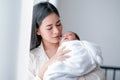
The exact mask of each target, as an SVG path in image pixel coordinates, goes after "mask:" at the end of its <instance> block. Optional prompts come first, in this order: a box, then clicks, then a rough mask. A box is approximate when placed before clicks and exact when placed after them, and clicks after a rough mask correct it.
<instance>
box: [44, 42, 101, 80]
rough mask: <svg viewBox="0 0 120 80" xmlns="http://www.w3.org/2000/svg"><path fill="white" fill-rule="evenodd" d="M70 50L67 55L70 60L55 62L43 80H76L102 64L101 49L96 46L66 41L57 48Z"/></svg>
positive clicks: (88, 43)
mask: <svg viewBox="0 0 120 80" xmlns="http://www.w3.org/2000/svg"><path fill="white" fill-rule="evenodd" d="M64 46H66V48H65V49H69V50H72V51H71V52H69V53H67V54H66V55H69V56H70V58H68V59H66V60H64V61H57V62H55V63H53V64H52V65H50V66H49V67H48V70H47V71H46V73H45V75H44V80H78V79H77V78H79V77H80V76H83V75H85V74H87V73H89V72H91V71H92V70H94V69H95V68H96V67H97V65H100V64H102V62H103V59H102V56H101V49H100V47H99V46H98V45H96V44H93V43H90V42H88V41H79V40H73V41H67V42H63V43H62V45H61V46H60V47H59V49H60V48H62V47H64Z"/></svg>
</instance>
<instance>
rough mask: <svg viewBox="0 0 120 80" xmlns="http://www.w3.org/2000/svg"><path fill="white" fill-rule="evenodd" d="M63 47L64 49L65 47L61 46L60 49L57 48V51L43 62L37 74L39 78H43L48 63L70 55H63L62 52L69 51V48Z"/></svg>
mask: <svg viewBox="0 0 120 80" xmlns="http://www.w3.org/2000/svg"><path fill="white" fill-rule="evenodd" d="M64 49H65V47H62V48H61V49H59V50H58V51H57V53H56V54H55V55H54V56H53V57H52V58H51V59H50V60H49V61H46V62H45V64H44V65H43V67H42V68H41V70H40V71H39V75H38V76H39V77H40V78H41V79H42V78H43V76H44V73H45V71H46V70H47V68H48V66H49V65H51V64H53V63H54V62H55V61H62V60H65V59H66V58H69V57H70V56H68V55H64V54H66V53H68V52H70V50H64Z"/></svg>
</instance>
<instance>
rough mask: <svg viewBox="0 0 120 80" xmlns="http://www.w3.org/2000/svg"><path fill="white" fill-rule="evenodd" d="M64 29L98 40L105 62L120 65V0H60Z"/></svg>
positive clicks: (59, 7)
mask: <svg viewBox="0 0 120 80" xmlns="http://www.w3.org/2000/svg"><path fill="white" fill-rule="evenodd" d="M58 9H59V12H60V14H61V20H62V22H63V26H64V31H69V30H72V31H75V32H77V33H78V34H79V36H80V38H81V39H82V40H88V41H92V42H95V43H97V44H99V45H100V46H101V48H102V52H103V58H104V65H111V66H120V62H119V61H120V37H119V34H120V0H58Z"/></svg>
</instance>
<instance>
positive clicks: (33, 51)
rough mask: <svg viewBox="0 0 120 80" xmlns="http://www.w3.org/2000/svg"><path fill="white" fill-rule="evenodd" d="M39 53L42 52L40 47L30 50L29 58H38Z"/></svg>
mask: <svg viewBox="0 0 120 80" xmlns="http://www.w3.org/2000/svg"><path fill="white" fill-rule="evenodd" d="M41 51H42V45H40V46H38V47H37V48H34V49H32V50H31V51H30V54H29V55H30V56H38V55H40V53H41Z"/></svg>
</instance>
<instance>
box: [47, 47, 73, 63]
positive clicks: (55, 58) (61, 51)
mask: <svg viewBox="0 0 120 80" xmlns="http://www.w3.org/2000/svg"><path fill="white" fill-rule="evenodd" d="M70 51H71V50H65V46H64V47H62V48H60V49H58V51H57V53H56V54H55V55H54V56H53V57H52V58H51V59H50V60H49V62H48V64H49V65H50V64H52V63H54V62H55V61H63V60H65V59H66V58H69V57H70V56H68V55H65V54H67V53H68V52H70Z"/></svg>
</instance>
